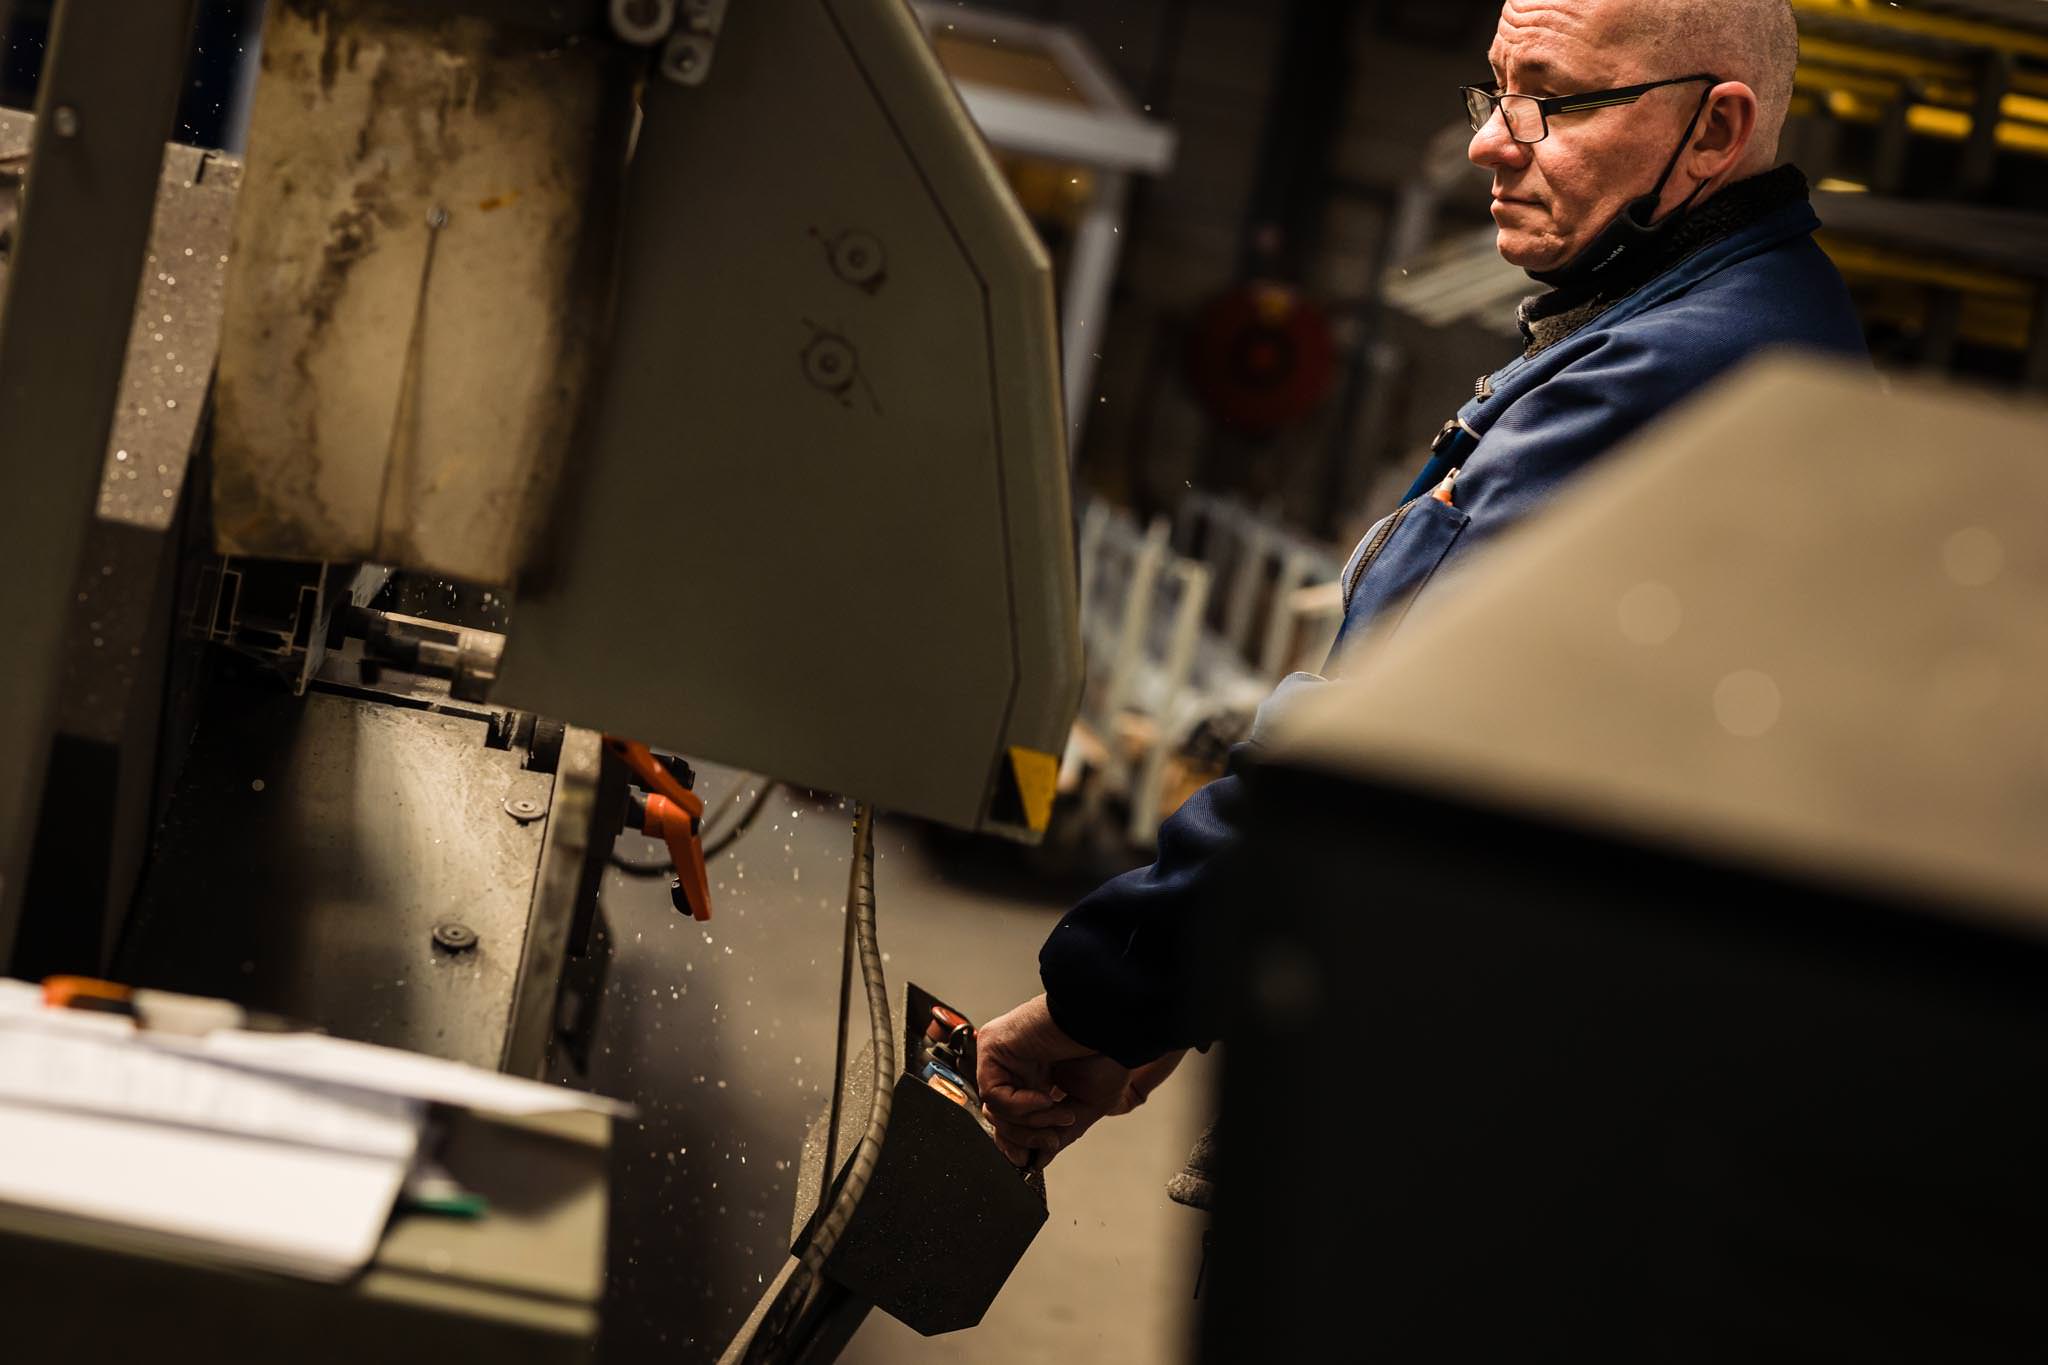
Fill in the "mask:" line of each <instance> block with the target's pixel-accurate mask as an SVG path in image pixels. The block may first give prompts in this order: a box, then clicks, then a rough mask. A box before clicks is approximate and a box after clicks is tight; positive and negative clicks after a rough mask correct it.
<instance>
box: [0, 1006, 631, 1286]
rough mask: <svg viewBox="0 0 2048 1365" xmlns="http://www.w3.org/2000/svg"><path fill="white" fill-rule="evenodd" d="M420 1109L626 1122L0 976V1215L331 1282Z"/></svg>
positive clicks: (478, 1082)
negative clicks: (153, 1021)
mask: <svg viewBox="0 0 2048 1365" xmlns="http://www.w3.org/2000/svg"><path fill="white" fill-rule="evenodd" d="M430 1104H446V1105H456V1106H461V1107H464V1108H471V1109H481V1110H487V1111H491V1112H497V1113H507V1114H537V1113H547V1112H559V1111H563V1110H569V1109H592V1110H597V1111H600V1112H608V1113H614V1114H616V1113H620V1112H624V1107H623V1106H620V1105H617V1104H615V1103H613V1102H612V1101H609V1100H604V1099H601V1098H598V1097H595V1096H591V1095H585V1094H581V1093H579V1092H576V1091H570V1090H563V1089H559V1088H556V1087H552V1086H545V1085H540V1084H537V1083H535V1082H532V1081H524V1080H519V1079H517V1078H515V1077H510V1076H501V1075H498V1074H495V1073H492V1072H486V1071H480V1070H477V1069H475V1068H472V1067H465V1066H461V1065H459V1064H457V1063H454V1062H445V1061H441V1060H439V1059H436V1058H431V1057H422V1056H418V1055H417V1054H413V1053H407V1052H399V1051H396V1050H394V1049H390V1048H378V1047H370V1046H368V1045H366V1044H361V1043H351V1042H345V1041H343V1040H341V1039H336V1038H328V1037H324V1036H321V1035H316V1034H265V1033H245V1032H242V1031H240V1030H233V1029H223V1030H217V1031H215V1032H212V1033H208V1034H204V1035H201V1036H198V1037H188V1036H179V1035H161V1034H158V1033H154V1032H151V1031H148V1030H140V1029H137V1028H136V1027H135V1026H134V1024H133V1023H132V1021H130V1020H128V1019H126V1018H123V1017H120V1016H117V1015H110V1014H96V1013H87V1012H81V1011H73V1010H53V1009H46V1008H44V1007H43V1005H42V1003H41V992H40V990H39V988H37V987H34V986H30V985H28V984H26V983H23V982H15V981H5V980H0V1203H9V1204H15V1205H20V1206H23V1207H26V1208H34V1209H41V1210H45V1211H49V1212H53V1213H58V1214H63V1215H67V1216H71V1217H77V1218H83V1219H89V1220H92V1221H94V1222H98V1223H104V1224H110V1225H117V1226H121V1227H125V1228H130V1229H134V1230H136V1231H139V1232H143V1233H147V1234H150V1235H152V1236H153V1237H156V1238H159V1239H164V1240H165V1241H167V1242H168V1243H169V1244H172V1245H175V1246H177V1247H178V1248H179V1249H180V1250H183V1251H187V1252H190V1253H194V1254H199V1255H206V1256H212V1257H217V1258H221V1259H226V1260H233V1261H238V1262H242V1263H245V1264H254V1265H260V1266H263V1267H266V1268H270V1269H275V1270H282V1271H289V1272H292V1273H295V1274H300V1275H306V1276H311V1277H314V1278H319V1279H341V1278H345V1277H346V1276H348V1275H350V1274H352V1273H354V1272H355V1271H357V1270H359V1269H360V1268H362V1267H363V1266H364V1265H366V1264H367V1263H368V1262H369V1260H370V1258H371V1256H372V1255H373V1254H374V1253H375V1251H376V1247H377V1242H378V1239H379V1237H380V1236H381V1235H382V1233H383V1230H384V1225H385V1223H386V1221H387V1220H388V1218H389V1217H390V1214H391V1209H392V1205H393V1202H394V1201H395V1200H396V1198H397V1195H398V1191H399V1188H400V1186H401V1185H402V1184H403V1182H404V1180H405V1177H406V1173H407V1171H408V1170H409V1169H410V1168H411V1165H412V1163H413V1160H414V1158H415V1156H416V1155H417V1154H418V1152H419V1145H420V1140H421V1134H422V1132H423V1131H424V1128H425V1115H426V1111H427V1106H428V1105H430Z"/></svg>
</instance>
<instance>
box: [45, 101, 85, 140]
mask: <svg viewBox="0 0 2048 1365" xmlns="http://www.w3.org/2000/svg"><path fill="white" fill-rule="evenodd" d="M50 127H52V128H53V129H55V130H56V132H57V136H58V137H77V136H78V111H77V110H76V109H73V108H72V107H71V106H70V105H68V104H60V105H58V106H57V107H56V108H55V109H54V110H52V111H51V113H50Z"/></svg>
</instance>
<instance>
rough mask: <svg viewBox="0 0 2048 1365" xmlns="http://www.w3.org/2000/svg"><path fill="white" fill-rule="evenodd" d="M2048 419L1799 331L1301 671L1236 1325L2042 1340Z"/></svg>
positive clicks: (1928, 1351)
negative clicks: (1803, 343) (1327, 659)
mask: <svg viewBox="0 0 2048 1365" xmlns="http://www.w3.org/2000/svg"><path fill="white" fill-rule="evenodd" d="M2044 453H2048V415H2044V413H2043V412H2042V411H2041V410H2040V409H2039V408H2038V407H2031V406H2023V405H2020V404H2018V403H2008V402H2006V401H2003V400H1997V399H1993V398H1991V397H1990V396H1988V395H1983V394H1975V393H1961V392H1950V391H1943V390H1934V389H1927V388H1914V387H1911V386H1907V385H1900V386H1898V387H1897V388H1896V389H1894V388H1891V387H1890V386H1889V385H1881V384H1880V382H1879V381H1878V380H1877V379H1876V378H1875V376H1873V375H1871V374H1869V373H1868V372H1862V373H1858V372H1854V371H1849V370H1846V369H1838V368H1834V367H1830V366H1823V365H1821V364H1818V363H1816V362H1808V361H1790V362H1787V361H1775V362H1766V363H1765V364H1763V365H1760V366H1759V367H1757V368H1756V369H1754V370H1752V371H1751V372H1749V373H1747V374H1746V375H1744V376H1742V377H1740V378H1736V379H1732V380H1730V381H1727V382H1725V383H1724V384H1723V385H1721V386H1719V387H1717V388H1715V389H1713V390H1711V391H1709V393H1708V394H1707V395H1705V396H1703V397H1702V398H1701V399H1700V400H1698V401H1697V402H1696V403H1695V404H1694V405H1693V406H1692V407H1691V408H1690V409H1689V410H1687V411H1685V412H1684V413H1683V414H1682V415H1681V414H1674V415H1673V416H1672V417H1671V418H1669V419H1667V420H1666V421H1664V422H1663V423H1661V424H1659V425H1658V426H1656V427H1655V428H1653V429H1651V430H1649V431H1646V432H1645V433H1644V434H1643V435H1642V436H1641V437H1639V438H1637V439H1636V440H1634V441H1633V442H1631V443H1630V444H1629V445H1628V446H1626V447H1624V448H1622V449H1620V450H1618V451H1617V452H1616V453H1615V455H1614V456H1613V457H1612V458H1611V459H1610V460H1609V461H1608V462H1607V463H1606V464H1604V465H1603V466H1602V467H1601V469H1600V470H1598V471H1596V472H1594V473H1591V474H1588V475H1587V476H1586V478H1585V482H1584V483H1583V484H1582V485H1580V486H1578V487H1576V488H1574V489H1573V490H1572V492H1571V493H1570V494H1569V495H1568V496H1566V497H1564V498H1562V499H1560V502H1559V504H1558V506H1557V508H1556V509H1555V510H1554V511H1553V512H1552V513H1551V514H1550V515H1549V516H1548V517H1546V518H1545V519H1544V520H1543V521H1542V522H1541V523H1540V524H1532V525H1530V526H1529V527H1528V528H1527V529H1526V530H1525V531H1522V532H1518V533H1517V535H1516V537H1515V539H1514V540H1513V542H1512V543H1509V542H1506V541H1504V542H1503V543H1502V545H1501V546H1500V548H1499V550H1498V551H1497V553H1496V554H1495V555H1494V556H1493V557H1492V558H1491V559H1489V560H1488V561H1487V562H1485V563H1482V564H1477V565H1475V566H1474V568H1473V569H1472V571H1471V572H1470V574H1469V576H1467V577H1466V578H1465V579H1464V580H1463V581H1461V582H1460V583H1459V584H1458V591H1457V592H1455V593H1449V594H1444V595H1443V596H1442V598H1441V600H1440V603H1439V605H1436V606H1434V607H1432V606H1431V604H1430V603H1431V598H1429V597H1425V598H1424V599H1422V600H1421V602H1419V603H1418V606H1417V611H1416V613H1415V614H1414V615H1412V616H1411V618H1410V619H1409V620H1408V621H1407V622H1406V623H1404V624H1403V625H1402V626H1401V628H1400V630H1399V632H1398V633H1397V634H1395V635H1393V636H1392V637H1391V638H1385V639H1381V640H1377V641H1371V642H1365V643H1362V644H1361V645H1360V646H1359V648H1358V651H1357V652H1355V653H1353V654H1350V655H1349V656H1347V658H1346V660H1345V662H1344V665H1343V671H1344V673H1345V675H1346V676H1345V677H1344V679H1343V680H1341V681H1339V682H1337V683H1335V684H1333V685H1332V686H1331V687H1330V688H1328V689H1325V690H1323V691H1322V692H1321V693H1320V694H1318V695H1315V696H1312V697H1307V698H1305V699H1304V700H1303V701H1302V703H1301V704H1300V706H1299V707H1297V708H1296V709H1294V710H1292V711H1290V713H1289V714H1288V716H1287V717H1286V718H1285V720H1284V721H1283V723H1282V724H1281V725H1280V726H1279V727H1278V730H1277V731H1276V734H1275V736H1274V739H1273V743H1272V747H1271V749H1270V750H1269V751H1268V753H1267V754H1266V755H1265V757H1264V760H1263V761H1262V762H1261V763H1259V764H1258V765H1257V766H1256V768H1255V769H1254V771H1253V772H1252V773H1251V774H1250V776H1249V778H1248V780H1249V781H1250V783H1251V784H1252V787H1253V792H1252V795H1251V797H1250V799H1248V800H1247V802H1246V809H1247V810H1248V811H1252V812H1254V813H1255V820H1254V823H1253V827H1252V828H1251V830H1250V831H1249V832H1248V835H1247V838H1246V840H1245V842H1244V845H1243V847H1242V848H1241V849H1240V850H1238V852H1237V853H1236V854H1235V855H1234V857H1235V876H1236V881H1235V883H1234V886H1235V891H1236V894H1235V895H1234V896H1233V897H1232V898H1231V899H1229V900H1228V901H1227V903H1225V904H1220V905H1219V906H1218V914H1217V929H1218V932H1219V935H1222V936H1224V937H1219V939H1218V947H1219V951H1218V952H1217V953H1216V954H1215V956H1214V961H1213V963H1212V965H1213V967H1214V968H1215V970H1216V972H1217V977H1216V979H1215V984H1216V985H1217V986H1218V987H1219V989H1227V991H1228V993H1229V995H1230V997H1231V998H1232V999H1233V1000H1234V1002H1235V1004H1234V1006H1233V1010H1232V1017H1231V1019H1230V1021H1229V1023H1228V1024H1227V1025H1226V1027H1227V1028H1228V1031H1229V1036H1230V1037H1231V1056H1230V1066H1229V1073H1228V1075H1227V1077H1226V1080H1225V1099H1224V1122H1223V1129H1222V1132H1221V1144H1222V1150H1224V1151H1227V1152H1229V1153H1230V1161H1231V1163H1232V1164H1231V1167H1230V1171H1229V1176H1230V1179H1228V1180H1226V1181H1224V1182H1223V1183H1222V1186H1221V1203H1220V1205H1219V1208H1218V1221H1217V1227H1216V1246H1217V1258H1216V1261H1215V1265H1214V1270H1213V1274H1212V1278H1211V1281H1210V1283H1211V1284H1212V1285H1213V1286H1214V1289H1213V1292H1212V1294H1211V1295H1210V1297H1209V1302H1208V1304H1207V1306H1206V1307H1207V1317H1206V1322H1205V1328H1204V1345H1203V1351H1202V1357H1201V1358H1202V1359H1204V1360H1213V1361H1219V1362H1220V1361H1238V1360H1245V1359H1251V1358H1254V1354H1255V1353H1257V1354H1259V1355H1272V1356H1277V1357H1280V1358H1289V1359H1296V1358H1298V1359H1337V1358H1354V1357H1361V1356H1365V1355H1368V1354H1370V1355H1373V1356H1384V1357H1385V1358H1388V1359H1402V1360H1489V1359H1502V1358H1510V1357H1512V1358H1515V1359H1538V1360H1552V1359H1556V1360H1566V1359H1569V1360H1630V1361H1635V1360H1741V1359H1759V1358H1765V1359H1810V1358H1815V1357H1821V1356H1833V1357H1850V1358H1854V1359H1857V1360H1869V1361H1910V1360H1927V1359H1937V1358H1939V1359H1969V1360H2009V1359H2024V1358H2026V1357H2027V1356H2029V1355H2031V1354H2032V1353H2033V1352H2034V1350H2035V1343H2036V1342H2037V1341H2038V1340H2039V1337H2040V1332H2041V1322H2040V1311H2039V1308H2038V1296H2036V1295H2035V1294H2033V1293H2032V1292H2031V1288H2030V1286H2032V1285H2033V1284H2034V1283H2035V1282H2037V1281H2038V1279H2039V1277H2040V1275H2041V1273H2042V1269H2043V1256H2042V1252H2041V1247H2040V1242H2039V1239H2038V1238H2037V1237H2036V1236H2035V1235H2034V1232H2033V1229H2034V1228H2036V1227H2037V1226H2038V1225H2039V1222H2040V1219H2041V1217H2042V1212H2043V1205H2044V1202H2048V1200H2044V1189H2043V1185H2042V1182H2041V1180H2040V1178H2039V1174H2038V1169H2037V1168H2038V1162H2037V1160H2036V1158H2035V1153H2037V1152H2038V1151H2039V1149H2040V1146H2041V1143H2042V1142H2043V1141H2044V1139H2048V1106H2044V1104H2043V1103H2042V1099H2041V1092H2040V1089H2039V1087H2038V1086H2036V1085H2034V1084H2032V1083H2031V1080H2030V1078H2031V1076H2032V1075H2033V1073H2034V1071H2035V1069H2036V1068H2037V1067H2038V1066H2039V1062H2040V1057H2041V1055H2042V1050H2043V1046H2044V1042H2048V1011H2044V1008H2043V1001H2044V999H2048V993H2044V990H2043V986H2044V982H2048V956H2044V953H2043V938H2044V930H2048V840H2044V839H2043V838H2042V837H2041V831H2042V828H2043V823H2044V819H2048V724H2044V714H2043V709H2042V706H2041V699H2042V695H2043V686H2042V684H2043V681H2044V679H2048V633H2044V631H2043V629H2042V616H2041V610H2040V602H2041V596H2042V592H2043V588H2044V586H2048V539H2044V537H2043V534H2042V524H2041V519H2040V517H2039V516H2038V515H2037V514H2036V511H2035V509H2036V507H2037V506H2038V504H2039V501H2040V496H2041V495H2048V465H2044V464H2043V461H2042V458H2041V457H2042V455H2043V454H2044ZM1432 596H1434V593H1432ZM1418 718H1420V719H1418ZM1252 897H1256V898H1257V902H1256V903H1257V904H1258V905H1259V906H1260V907H1261V912H1260V913H1259V914H1258V915H1256V916H1249V917H1248V916H1245V915H1243V914H1242V913H1241V907H1242V906H1243V905H1244V904H1246V903H1247V902H1248V900H1249V898H1252ZM1339 973H1341V975H1339ZM1303 1171H1313V1172H1317V1173H1319V1174H1318V1178H1319V1179H1322V1180H1325V1181H1327V1185H1326V1186H1325V1187H1323V1188H1322V1189H1321V1190H1320V1191H1319V1197H1318V1198H1316V1199H1314V1200H1303V1199H1302V1198H1300V1194H1301V1189H1302V1183H1301V1172H1303ZM1316 1243H1324V1244H1331V1249H1330V1250H1328V1251H1326V1252H1324V1253H1322V1254H1316V1255H1306V1256H1299V1257H1276V1256H1274V1255H1273V1254H1272V1250H1273V1248H1275V1247H1298V1246H1304V1245H1313V1244H1316ZM1339 1301H1341V1302H1344V1303H1345V1304H1347V1305H1348V1306H1349V1307H1350V1311H1347V1312H1342V1313H1338V1312H1331V1311H1329V1307H1330V1305H1332V1304H1333V1303H1336V1302H1339ZM1276 1304H1277V1305H1280V1306H1281V1309H1282V1311H1279V1312H1275V1311H1274V1310H1275V1305H1276Z"/></svg>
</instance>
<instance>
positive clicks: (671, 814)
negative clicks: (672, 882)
mask: <svg viewBox="0 0 2048 1365" xmlns="http://www.w3.org/2000/svg"><path fill="white" fill-rule="evenodd" d="M604 744H605V748H607V749H609V750H611V752H612V753H613V754H615V755H616V756H617V757H618V759H619V761H620V762H621V763H624V764H625V765H626V767H627V768H629V769H630V770H631V771H632V773H633V776H635V777H637V778H639V779H640V785H641V786H642V787H644V788H646V789H647V818H646V820H645V822H643V823H642V824H641V826H640V830H641V832H642V833H643V834H646V835H648V836H649V837H651V838H656V839H660V840H662V841H663V842H664V843H666V844H667V845H668V856H669V858H670V859H671V860H672V861H673V862H674V863H675V865H676V879H677V880H678V881H680V882H681V883H682V890H683V899H684V901H686V902H687V903H688V904H689V907H690V915H691V917H692V918H695V919H700V920H708V919H710V918H711V874H710V872H709V871H707V870H706V868H705V866H704V845H703V842H702V841H701V840H700V839H699V838H698V837H697V836H698V831H699V830H700V829H701V828H702V826H703V823H704V799H703V798H702V797H700V796H698V795H697V794H696V793H695V792H693V791H691V790H690V789H689V788H688V787H685V786H684V785H683V784H682V783H680V782H678V781H676V775H675V774H674V773H672V772H670V771H669V770H668V769H667V768H664V767H663V766H662V765H661V761H660V760H659V759H657V758H656V757H655V756H654V752H653V751H652V750H651V749H649V748H648V747H647V746H646V745H645V744H642V743H641V742H640V741H639V740H637V739H620V738H618V737H617V736H616V735H606V736H605V737H604Z"/></svg>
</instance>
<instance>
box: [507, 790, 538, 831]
mask: <svg viewBox="0 0 2048 1365" xmlns="http://www.w3.org/2000/svg"><path fill="white" fill-rule="evenodd" d="M542 811H543V807H542V806H541V804H540V802H538V801H536V800H534V799H533V798H532V797H530V796H515V797H508V798H507V799H506V801H505V814H507V815H509V816H511V817H512V818H513V819H514V820H517V821H518V822H519V823H520V824H522V825H523V824H525V823H526V822H527V821H529V820H538V819H540V817H541V814H542Z"/></svg>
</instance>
